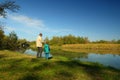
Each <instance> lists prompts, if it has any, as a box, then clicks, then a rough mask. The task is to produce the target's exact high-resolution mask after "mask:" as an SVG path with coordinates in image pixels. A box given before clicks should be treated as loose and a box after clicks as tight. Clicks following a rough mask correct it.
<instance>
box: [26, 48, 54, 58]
mask: <svg viewBox="0 0 120 80" xmlns="http://www.w3.org/2000/svg"><path fill="white" fill-rule="evenodd" d="M24 53H25V54H29V55H33V56H36V55H37V51H34V50H32V49H27V50H25V51H24ZM42 57H45V54H44V52H42ZM49 57H52V54H49Z"/></svg>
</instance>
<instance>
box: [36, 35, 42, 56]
mask: <svg viewBox="0 0 120 80" xmlns="http://www.w3.org/2000/svg"><path fill="white" fill-rule="evenodd" d="M36 46H37V48H38V52H37V58H38V57H42V33H40V34H39V36H38V37H37V40H36Z"/></svg>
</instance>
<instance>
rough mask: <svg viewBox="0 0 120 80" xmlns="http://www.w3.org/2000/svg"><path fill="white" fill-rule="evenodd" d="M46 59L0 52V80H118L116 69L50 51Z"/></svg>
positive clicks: (118, 72)
mask: <svg viewBox="0 0 120 80" xmlns="http://www.w3.org/2000/svg"><path fill="white" fill-rule="evenodd" d="M52 52H53V54H54V57H53V58H52V59H50V60H46V59H45V58H36V57H35V56H30V55H25V54H21V53H18V52H12V51H8V50H2V51H0V80H119V79H120V70H117V69H113V68H110V67H103V66H102V65H100V64H98V63H87V62H80V61H75V60H71V59H70V58H69V57H70V56H68V55H70V54H71V56H72V55H73V54H72V53H67V52H65V51H61V52H60V51H58V50H57V51H52ZM67 56H68V57H67Z"/></svg>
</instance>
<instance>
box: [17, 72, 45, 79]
mask: <svg viewBox="0 0 120 80" xmlns="http://www.w3.org/2000/svg"><path fill="white" fill-rule="evenodd" d="M18 80H43V79H42V78H41V77H40V76H38V75H35V74H33V73H29V74H26V75H25V76H23V77H22V78H20V79H18Z"/></svg>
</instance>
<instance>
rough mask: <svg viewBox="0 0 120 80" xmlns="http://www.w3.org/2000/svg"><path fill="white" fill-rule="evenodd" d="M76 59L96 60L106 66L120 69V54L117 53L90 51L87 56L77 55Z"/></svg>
mask: <svg viewBox="0 0 120 80" xmlns="http://www.w3.org/2000/svg"><path fill="white" fill-rule="evenodd" d="M74 59H76V60H80V61H87V62H96V63H100V64H103V65H104V66H110V67H114V68H116V69H120V55H116V54H115V55H114V54H98V53H97V54H96V53H89V54H87V57H76V58H74Z"/></svg>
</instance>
